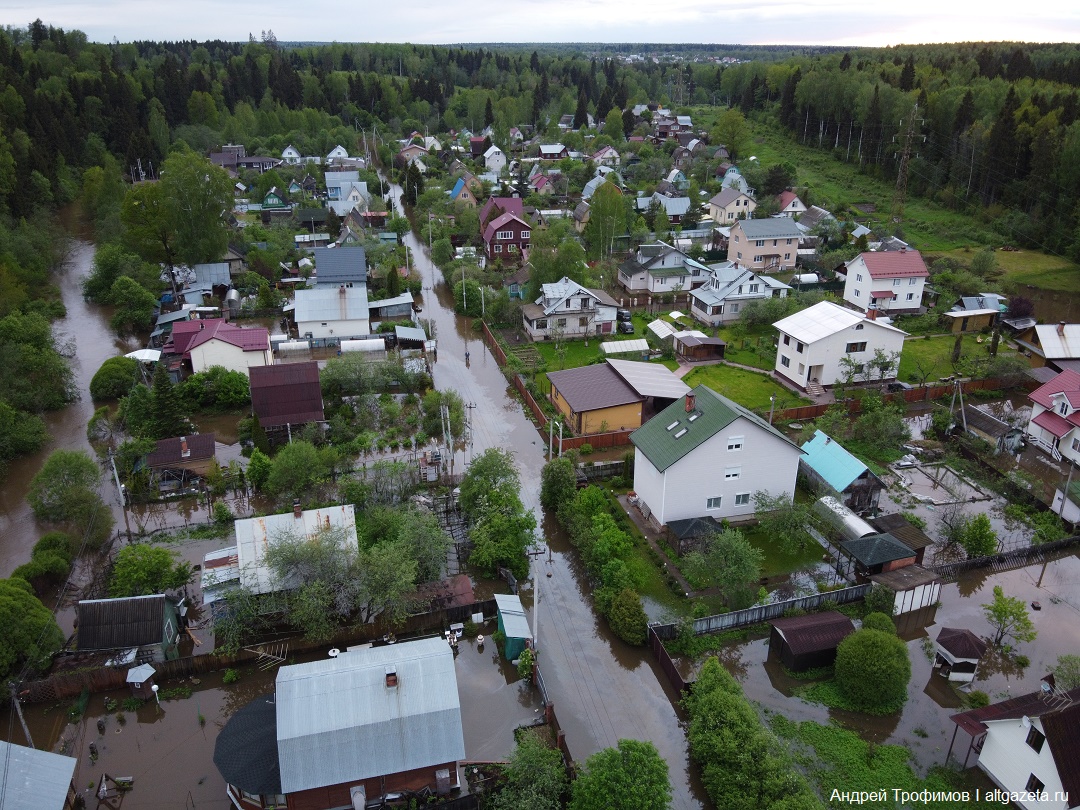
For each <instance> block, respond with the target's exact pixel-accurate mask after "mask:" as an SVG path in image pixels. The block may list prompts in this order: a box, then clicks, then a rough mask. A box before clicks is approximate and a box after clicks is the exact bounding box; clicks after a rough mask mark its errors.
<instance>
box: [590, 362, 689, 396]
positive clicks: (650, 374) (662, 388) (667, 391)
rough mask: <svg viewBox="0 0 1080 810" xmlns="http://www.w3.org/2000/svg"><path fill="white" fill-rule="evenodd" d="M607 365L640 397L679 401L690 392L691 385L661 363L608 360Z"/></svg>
mask: <svg viewBox="0 0 1080 810" xmlns="http://www.w3.org/2000/svg"><path fill="white" fill-rule="evenodd" d="M607 363H608V365H609V366H611V367H612V368H613V369H615V372H616V373H617V374H618V375H619V376H620V377H622V378H623V380H625V381H626V383H627V384H628V385H629V386H630V387H631V388H633V389H634V390H635V391H637V393H638V394H639V395H640V396H643V397H657V398H658V399H678V398H679V397H681V396H683V395H685V394H686V393H688V392H689V391H690V386H689V385H687V384H686V383H684V382H683V381H682V380H681V379H679V378H678V377H676V376H675V375H674V374H673V373H672V372H671V371H669V370H668V368H667V366H662V365H660V364H659V363H642V362H639V361H637V360H608V361H607Z"/></svg>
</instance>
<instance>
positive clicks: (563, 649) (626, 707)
mask: <svg viewBox="0 0 1080 810" xmlns="http://www.w3.org/2000/svg"><path fill="white" fill-rule="evenodd" d="M392 188H393V190H392V193H393V194H394V196H395V200H397V199H398V198H399V196H400V188H399V187H397V186H394V187H392ZM405 242H406V244H407V245H408V247H409V252H410V253H411V254H412V260H413V262H414V266H415V267H416V269H417V271H418V272H419V273H420V275H421V278H422V279H423V286H424V311H423V312H422V313H421V317H423V318H431V319H432V320H433V321H434V323H435V326H436V329H437V334H436V337H437V339H438V345H439V359H438V362H436V363H435V364H434V365H433V366H432V373H433V376H434V378H435V385H436V387H437V388H439V389H445V388H453V389H455V390H456V391H457V392H458V393H459V394H460V395H461V396H462V398H463V399H464V400H465V402H466V403H467V404H469V403H474V404H475V405H476V408H475V409H473V410H472V411H471V414H472V426H473V427H472V438H473V446H472V449H471V452H470V454H469V458H471V453H480V452H482V451H483V450H485V449H486V448H489V447H502V448H506V449H509V450H513V451H514V453H515V456H516V458H517V462H518V467H519V469H520V471H521V499H522V501H523V502H524V503H525V505H526V506H528V507H530V508H531V509H532V510H533V511H534V512H535V513H536V514H537V522H538V525H540V526H541V527H542V530H543V531H542V534H543V537H544V541H543V545H544V546H545V548H548V547H549V548H550V550H551V554H550V557H551V562H548V555H546V554H545V555H543V556H542V557H540V558H538V560H537V562H535V563H534V570H535V571H538V572H539V573H540V603H539V611H540V616H539V627H538V630H537V636H538V638H537V648H538V650H539V661H540V669H541V671H542V673H543V676H544V680H545V682H546V684H547V687H548V692H549V695H550V697H551V700H552V701H553V702H554V704H555V713H556V715H557V717H558V720H559V724H560V725H561V726H562V728H563V730H564V731H565V732H566V739H567V743H568V745H569V747H570V752H571V753H572V754H573V756H574V758H575V759H576V760H579V761H581V760H584V759H585V758H587V757H588V756H589V755H590V754H593V753H595V752H596V751H599V750H600V749H602V748H606V747H608V746H614V745H615V744H617V743H618V741H619V739H621V738H631V739H638V740H649V741H651V742H652V743H653V744H654V745H655V746H656V748H657V750H658V751H659V752H660V754H661V756H663V757H664V759H665V760H667V763H668V767H669V769H670V773H671V782H672V788H673V794H674V795H673V802H672V807H674V808H679V810H682V809H683V808H698V807H703V806H707V798H706V796H705V791H704V789H703V787H702V786H701V784H700V781H699V780H697V779H696V777H692V774H691V772H690V768H689V760H688V754H687V745H686V736H685V735H684V733H683V730H682V728H681V727H680V726H679V717H678V715H677V713H676V711H675V708H674V706H673V705H672V699H673V695H671V694H669V693H668V691H667V687H666V681H665V680H664V679H663V678H662V675H661V673H660V671H659V668H658V667H657V666H656V664H655V663H654V661H653V659H652V655H651V654H650V653H649V652H648V651H647V650H646V649H644V648H632V647H629V646H627V645H626V644H625V643H623V642H622V641H620V640H618V639H616V638H614V637H613V636H612V635H611V633H610V632H609V630H608V629H607V623H606V622H605V621H603V620H602V619H600V618H599V617H598V616H597V615H596V613H595V612H594V610H593V607H592V600H591V596H590V594H589V592H588V591H589V587H588V584H587V582H586V580H585V577H584V575H583V573H582V571H581V570H580V567H579V565H578V562H577V558H576V556H575V555H574V554H573V552H572V550H571V548H570V544H569V542H568V541H567V540H566V538H565V537H564V536H563V534H562V532H561V531H560V530H559V528H558V526H557V524H556V523H555V521H554V520H550V521H546V522H545V521H544V515H543V511H542V510H541V508H540V471H541V469H542V468H543V466H544V463H545V460H546V459H545V457H544V442H543V440H542V439H541V437H540V434H539V433H538V432H537V430H536V427H535V426H534V425H533V424H532V422H530V421H529V420H528V419H527V418H526V417H525V414H524V412H523V410H522V406H521V405H520V403H518V402H517V400H515V399H513V398H512V397H511V396H510V393H509V392H510V391H511V390H512V389H510V387H509V386H508V385H507V382H506V378H505V377H503V374H502V371H501V370H500V369H499V366H498V364H497V363H496V362H495V358H494V357H493V356H492V355H491V353H490V352H489V351H488V350H487V348H486V347H485V346H484V343H483V340H482V339H481V335H480V332H479V331H475V330H473V329H472V321H471V319H467V318H462V317H458V316H457V315H455V314H454V311H453V303H452V302H451V300H450V296H451V292H450V288H449V287H448V286H447V285H446V284H445V283H443V281H442V274H441V272H440V271H439V270H438V269H437V268H436V267H435V266H434V265H433V264H432V263H431V262H430V260H429V259H428V257H427V255H426V254H425V252H424V250H423V246H422V245H421V242H420V240H418V239H417V238H416V236H415V235H413V234H411V233H410V234H408V235H407V236H406V237H405ZM431 287H434V289H433V290H431V289H429V288H431ZM433 294H434V295H435V300H434V301H433V300H432V299H431V296H432V295H433ZM466 351H468V352H469V363H468V366H466V362H465V352H466ZM464 460H465V459H464V454H462V453H458V454H457V456H456V466H455V471H460V469H461V464H462V463H463V461H464ZM528 588H529V586H528V584H526V583H523V589H522V590H523V594H522V596H523V602H524V603H525V606H526V609H527V610H528V611H529V614H530V621H532V619H533V612H532V611H533V609H534V605H533V602H532V594H530V593H528V592H527V589H528Z"/></svg>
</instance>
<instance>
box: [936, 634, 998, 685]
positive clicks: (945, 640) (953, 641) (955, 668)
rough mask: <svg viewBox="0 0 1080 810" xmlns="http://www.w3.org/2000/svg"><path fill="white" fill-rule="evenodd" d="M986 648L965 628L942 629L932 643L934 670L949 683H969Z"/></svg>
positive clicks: (985, 645) (982, 641)
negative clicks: (938, 671)
mask: <svg viewBox="0 0 1080 810" xmlns="http://www.w3.org/2000/svg"><path fill="white" fill-rule="evenodd" d="M988 646H989V645H988V644H987V643H986V642H985V641H984V640H983V639H981V638H979V637H978V636H977V635H975V634H974V633H972V632H971V631H970V630H968V629H967V628H963V629H958V628H956V627H942V628H941V631H940V632H939V633H938V637H937V640H935V641H934V651H935V652H936V655H935V656H934V669H940V670H941V674H942V676H943V677H945V678H948V679H949V680H950V681H959V682H960V683H971V682H972V681H974V680H975V672H976V670H977V669H978V668H979V661H980V660H981V659H982V657H983V656H984V655H985V654H986V648H987V647H988Z"/></svg>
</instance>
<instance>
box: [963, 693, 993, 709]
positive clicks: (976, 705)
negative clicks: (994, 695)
mask: <svg viewBox="0 0 1080 810" xmlns="http://www.w3.org/2000/svg"><path fill="white" fill-rule="evenodd" d="M964 702H965V703H967V705H968V706H970V707H971V708H972V709H981V708H982V707H983V706H989V705H990V696H989V695H988V694H986V692H984V691H982V690H981V689H973V690H971V691H970V692H968V694H967V697H966V698H965V700H964Z"/></svg>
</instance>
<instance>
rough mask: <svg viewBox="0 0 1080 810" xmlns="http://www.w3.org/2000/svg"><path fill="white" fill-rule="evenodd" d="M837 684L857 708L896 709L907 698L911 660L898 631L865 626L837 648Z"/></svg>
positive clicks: (868, 709)
mask: <svg viewBox="0 0 1080 810" xmlns="http://www.w3.org/2000/svg"><path fill="white" fill-rule="evenodd" d="M835 671H836V687H837V690H838V691H839V692H840V694H841V695H842V696H843V697H844V698H845V699H846V700H847V701H848V702H849V703H850V704H851V705H852V706H853V707H855V708H856V709H857V710H859V711H869V712H876V713H888V712H892V711H895V710H897V709H899V708H900V706H902V705H903V704H904V701H905V700H906V699H907V685H908V681H909V680H911V660H910V659H909V658H908V652H907V647H906V646H905V645H904V642H903V641H901V640H900V639H899V638H898V637H897V636H896V635H895V633H893V634H890V633H883V632H882V631H880V630H873V629H869V628H864V629H862V630H858V631H856V632H855V633H852V634H851V635H850V636H848V637H847V638H845V639H844V640H843V641H841V642H840V646H839V647H837V649H836V664H835Z"/></svg>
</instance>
